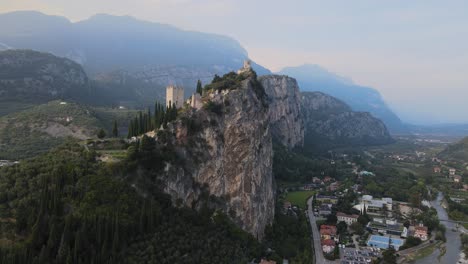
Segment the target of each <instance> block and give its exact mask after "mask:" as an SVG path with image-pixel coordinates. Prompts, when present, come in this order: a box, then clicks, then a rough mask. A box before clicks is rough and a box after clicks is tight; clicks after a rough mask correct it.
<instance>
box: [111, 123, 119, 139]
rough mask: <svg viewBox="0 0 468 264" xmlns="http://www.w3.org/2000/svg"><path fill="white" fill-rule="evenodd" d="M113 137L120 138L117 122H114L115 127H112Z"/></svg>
mask: <svg viewBox="0 0 468 264" xmlns="http://www.w3.org/2000/svg"><path fill="white" fill-rule="evenodd" d="M112 136H114V137H118V136H119V129H118V127H117V121H116V120H114V125H113V126H112Z"/></svg>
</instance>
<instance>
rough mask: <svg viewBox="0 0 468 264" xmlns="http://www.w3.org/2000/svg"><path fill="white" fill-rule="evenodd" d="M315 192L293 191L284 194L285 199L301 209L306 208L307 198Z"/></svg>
mask: <svg viewBox="0 0 468 264" xmlns="http://www.w3.org/2000/svg"><path fill="white" fill-rule="evenodd" d="M314 194H315V191H294V192H289V193H288V194H287V195H286V198H285V200H286V201H289V202H290V203H291V204H293V205H297V206H298V207H299V208H301V209H306V208H307V199H309V198H310V197H311V196H313V195H314Z"/></svg>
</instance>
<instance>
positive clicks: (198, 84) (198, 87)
mask: <svg viewBox="0 0 468 264" xmlns="http://www.w3.org/2000/svg"><path fill="white" fill-rule="evenodd" d="M197 93H198V94H200V95H202V93H203V88H202V83H201V81H200V80H198V81H197Z"/></svg>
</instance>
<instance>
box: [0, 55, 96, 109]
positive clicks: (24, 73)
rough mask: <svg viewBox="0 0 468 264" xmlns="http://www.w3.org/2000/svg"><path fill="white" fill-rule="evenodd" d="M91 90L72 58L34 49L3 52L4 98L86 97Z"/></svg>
mask: <svg viewBox="0 0 468 264" xmlns="http://www.w3.org/2000/svg"><path fill="white" fill-rule="evenodd" d="M88 89H89V84H88V78H87V76H86V74H85V72H84V71H83V69H82V68H81V66H80V65H79V64H77V63H75V62H73V61H71V60H69V59H65V58H59V57H56V56H54V55H51V54H48V53H41V52H36V51H31V50H6V51H2V52H0V98H1V99H2V101H3V100H4V99H5V100H8V101H10V102H11V101H16V100H20V101H32V102H45V101H49V100H53V99H57V98H70V97H80V96H84V95H86V94H87V92H89V91H88Z"/></svg>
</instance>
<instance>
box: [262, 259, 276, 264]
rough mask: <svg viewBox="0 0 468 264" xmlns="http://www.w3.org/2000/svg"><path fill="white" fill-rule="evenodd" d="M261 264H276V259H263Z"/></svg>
mask: <svg viewBox="0 0 468 264" xmlns="http://www.w3.org/2000/svg"><path fill="white" fill-rule="evenodd" d="M259 264H276V261H273V260H266V259H262V260H260V263H259Z"/></svg>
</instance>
